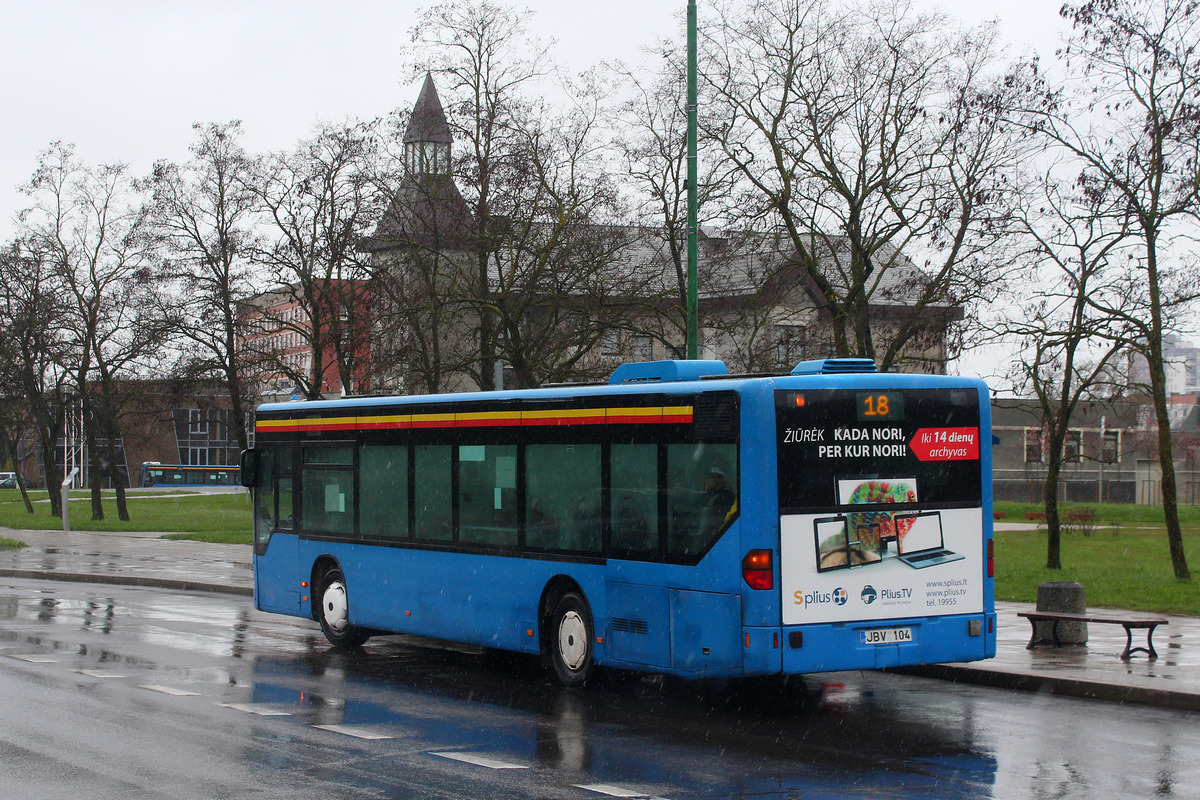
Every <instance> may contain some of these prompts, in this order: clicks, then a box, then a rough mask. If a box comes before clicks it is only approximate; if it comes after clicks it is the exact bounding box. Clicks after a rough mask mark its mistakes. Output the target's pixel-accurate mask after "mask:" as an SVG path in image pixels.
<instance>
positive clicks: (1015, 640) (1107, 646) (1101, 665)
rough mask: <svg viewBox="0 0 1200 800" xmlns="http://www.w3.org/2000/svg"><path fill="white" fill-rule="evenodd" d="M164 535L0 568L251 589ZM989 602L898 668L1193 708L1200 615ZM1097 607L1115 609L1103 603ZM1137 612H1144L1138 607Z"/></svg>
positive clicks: (218, 547) (243, 548)
mask: <svg viewBox="0 0 1200 800" xmlns="http://www.w3.org/2000/svg"><path fill="white" fill-rule="evenodd" d="M162 536H163V534H161V533H109V532H82V531H73V532H70V533H64V532H59V531H25V530H12V529H6V528H0V537H4V538H9V539H16V540H18V541H23V542H25V543H26V545H27V547H24V548H21V549H19V550H0V576H5V577H20V578H34V579H45V580H73V581H86V582H92V583H116V584H125V585H135V586H156V587H161V588H167V589H182V590H187V591H213V592H226V593H230V594H238V595H250V594H252V593H253V585H254V578H253V571H252V566H251V555H250V547H249V546H248V545H239V544H210V543H205V542H193V541H182V540H172V539H163V538H161V537H162ZM996 605H997V612H998V618H999V619H998V633H997V643H996V657H995V658H993V659H989V660H987V661H979V662H972V663H967V664H940V665H931V666H926V667H917V668H906V669H904V670H900V671H903V672H908V673H913V674H920V675H925V676H928V677H935V678H940V679H943V680H953V681H960V682H963V683H975V684H983V685H989V686H996V687H1001V688H1009V689H1018V690H1024V691H1032V692H1048V693H1054V694H1064V695H1073V696H1077V697H1086V698H1093V699H1097V700H1107V701H1114V702H1119V703H1136V704H1145V705H1155V706H1164V707H1167V708H1178V709H1187V710H1200V618H1196V617H1179V616H1167V615H1162V616H1163V617H1164V618H1165V619H1167V620H1168V624H1166V625H1162V626H1160V627H1159V628H1158V629H1157V630H1156V631H1155V633H1154V646H1155V649H1156V650H1157V651H1158V654H1159V656H1158V658H1157V659H1156V660H1151V659H1149V658H1147V657H1146V655H1145V654H1142V653H1138V654H1135V655H1134V656H1133V658H1132V659H1130V660H1127V661H1126V660H1122V659H1121V658H1120V654H1121V651H1122V650H1123V649H1124V647H1125V632H1124V629H1123V628H1122V627H1121V626H1119V625H1098V624H1092V625H1090V626H1088V643H1087V644H1086V645H1069V646H1065V647H1061V648H1055V647H1051V646H1042V647H1038V648H1035V649H1033V650H1029V649H1026V644H1027V643H1028V642H1029V634H1030V625H1029V623H1028V621H1026V620H1025V619H1023V618H1021V617H1018V616H1017V613H1018V612H1019V611H1022V610H1032V609H1033V605H1032V604H1024V603H997V604H996ZM1089 610H1090V611H1095V610H1097V609H1089ZM1103 613H1106V614H1118V615H1119V614H1121V613H1122V612H1121V611H1119V610H1114V609H1106V610H1104V612H1103ZM1125 613H1133V612H1125ZM1137 616H1146V614H1144V613H1142V612H1137ZM1151 616H1154V615H1151ZM1145 635H1146V634H1145V632H1144V631H1134V637H1135V638H1134V644H1135V645H1137V644H1144V640H1145Z"/></svg>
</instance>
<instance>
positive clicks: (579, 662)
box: [558, 611, 588, 670]
mask: <svg viewBox="0 0 1200 800" xmlns="http://www.w3.org/2000/svg"><path fill="white" fill-rule="evenodd" d="M587 652H588V643H587V625H585V624H584V622H583V617H581V616H579V613H578V612H576V611H568V612H567V613H566V614H563V617H562V620H561V621H559V623H558V655H559V657H560V658H562V661H563V664H565V665H566V667H567V669H569V670H577V669H579V668H580V667H582V666H583V662H584V660H585V659H586V658H587Z"/></svg>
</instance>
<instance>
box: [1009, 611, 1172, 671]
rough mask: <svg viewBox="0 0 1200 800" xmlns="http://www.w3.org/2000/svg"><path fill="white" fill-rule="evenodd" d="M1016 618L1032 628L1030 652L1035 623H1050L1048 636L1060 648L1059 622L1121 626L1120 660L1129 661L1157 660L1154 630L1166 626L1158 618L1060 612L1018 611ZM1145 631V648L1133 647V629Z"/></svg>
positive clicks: (1035, 632) (1164, 622) (1034, 643)
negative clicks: (1122, 646) (1141, 655)
mask: <svg viewBox="0 0 1200 800" xmlns="http://www.w3.org/2000/svg"><path fill="white" fill-rule="evenodd" d="M1017 616H1018V617H1025V618H1026V619H1028V620H1029V624H1030V625H1032V626H1033V633H1032V634H1031V635H1030V637H1029V644H1028V645H1026V649H1028V650H1032V649H1034V648H1035V647H1037V623H1038V622H1050V623H1052V625H1051V626H1050V635H1051V636H1052V637H1053V639H1054V646H1055V647H1062V643H1061V642H1060V641H1059V640H1058V623H1060V622H1097V623H1106V624H1110V625H1121V626H1124V628H1125V652H1123V653H1121V658H1123V659H1125V660H1126V661H1128V660H1129V658H1130V656H1131V655H1132V654H1133V653H1145V654H1146V655H1148V656H1149V657H1150V658H1158V653H1157V652H1156V651H1155V649H1154V629H1155V628H1157V627H1158V626H1159V625H1166V624H1167V620H1165V619H1161V618H1159V617H1105V616H1097V615H1094V614H1068V613H1065V612H1061V611H1018V612H1017ZM1134 628H1139V629H1140V628H1145V629H1146V646H1145V647H1134V646H1133V629H1134Z"/></svg>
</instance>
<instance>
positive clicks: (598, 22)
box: [0, 0, 1058, 242]
mask: <svg viewBox="0 0 1200 800" xmlns="http://www.w3.org/2000/svg"><path fill="white" fill-rule="evenodd" d="M703 1H704V0H701V3H703ZM920 4H921V5H925V3H924V2H922V3H920ZM928 4H929V5H931V6H932V5H934V4H935V3H934V0H928ZM430 5H431V3H429V2H417V0H341V2H336V3H335V2H331V1H330V0H105V2H96V0H86V1H84V0H60V1H58V2H55V1H54V0H50V1H49V2H30V0H0V30H3V31H5V33H6V35H5V37H4V38H5V41H4V44H3V45H2V46H0V242H2V241H5V240H7V239H9V238H11V236H12V235H13V233H14V230H15V227H14V225H13V221H12V218H13V215H14V214H15V213H16V212H17V211H18V210H19V209H20V208H22V207H23V206H24V205H25V204H26V198H25V197H23V196H22V195H20V194H19V192H18V189H17V187H18V186H19V185H21V184H23V183H25V182H26V181H28V179H29V176H30V174H31V173H32V171H33V167H34V163H35V161H36V159H37V156H38V153H39V152H40V151H42V150H44V149H45V148H46V146H47V145H48V144H49V143H50V142H51V141H54V140H56V139H62V140H64V141H67V142H73V143H75V145H76V146H77V153H78V156H79V157H80V158H81V159H82V160H83V161H85V162H86V163H92V164H95V163H100V162H110V161H111V162H125V163H128V164H130V165H131V167H132V168H133V170H134V172H135V173H136V174H143V173H145V172H146V171H148V169H149V167H150V165H151V164H152V163H153V162H154V161H155V160H156V159H160V158H166V159H170V160H174V161H182V160H184V159H186V158H187V147H188V145H189V144H190V143H191V142H192V139H193V132H192V123H194V122H224V121H228V120H231V119H241V120H243V122H244V129H245V140H244V144H245V146H246V147H247V149H249V150H251V151H255V152H259V151H267V150H277V149H284V148H287V147H290V146H291V145H292V144H294V143H295V142H296V141H298V140H299V139H300V138H302V137H303V136H305V135H307V134H308V133H309V132H310V130H311V128H312V126H313V124H314V122H316V121H317V120H318V119H323V120H333V121H337V120H342V119H344V118H346V117H348V116H356V117H364V118H369V117H375V116H378V115H382V114H385V113H387V112H388V111H389V110H391V109H393V108H396V107H398V106H403V105H407V104H410V103H412V102H413V100H415V99H416V94H417V90H418V88H419V87H418V86H416V85H415V84H408V85H402V84H401V83H400V79H401V75H400V70H401V66H400V65H401V56H400V51H401V48H403V47H405V46H406V45H407V44H408V43H409V30H410V29H411V28H412V26H413V24H414V23H415V22H416V19H417V14H418V12H419V11H420V10H421V9H424V8H427V7H429V6H430ZM514 5H519V4H516V3H515V4H514ZM526 5H527V6H528V7H530V8H532V9H533V10H534V12H535V17H534V25H535V28H536V31H537V33H538V34H539V36H541V37H542V38H544V39H550V38H553V39H556V40H557V42H558V44H557V47H556V53H557V55H558V57H559V58H560V60H562V61H565V62H566V63H567V64H568V65H569V67H571V68H572V69H574V70H580V69H583V68H586V67H588V66H590V65H592V64H594V63H596V62H598V61H599V60H601V59H604V58H611V57H614V56H615V57H620V58H624V59H626V60H628V61H633V60H636V59H637V58H638V55H639V48H640V47H641V46H643V45H645V44H647V43H650V42H652V41H653V40H654V38H655V36H656V35H660V36H661V35H673V34H674V33H675V32H676V30H677V28H678V26H679V25H681V20H682V14H683V11H684V9H686V5H687V4H686V0H604V2H589V1H588V0H530V2H528V3H527V4H526ZM954 6H955V8H954V13H955V14H957V15H958V16H959V17H960V18H961V19H963V20H964V21H966V22H970V23H976V22H979V21H981V20H983V19H986V18H990V17H991V16H992V15H993V14H995V15H1004V16H1007V17H1008V19H1004V18H1002V19H1001V21H1002V23H1004V26H1005V28H1004V30H1005V34H1006V37H1007V38H1009V39H1010V40H1022V41H1021V44H1023V43H1025V42H1034V43H1036V44H1038V46H1039V47H1042V48H1043V49H1044V48H1045V47H1051V46H1052V44H1050V43H1049V42H1051V41H1052V40H1050V39H1048V38H1047V37H1046V34H1047V33H1049V32H1051V31H1053V30H1054V28H1055V27H1056V26H1057V17H1056V14H1055V9H1056V8H1057V7H1058V2H1057V0H1009V2H1007V3H1004V4H1002V6H1001V8H1000V9H999V10H998V11H997V10H996V6H995V4H993V3H983V2H959V3H956V4H954ZM1039 39H1040V42H1039ZM1018 49H1019V48H1018Z"/></svg>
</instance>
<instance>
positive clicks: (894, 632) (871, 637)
mask: <svg viewBox="0 0 1200 800" xmlns="http://www.w3.org/2000/svg"><path fill="white" fill-rule="evenodd" d="M858 637H859V642H860V643H861V644H896V643H897V642H911V641H912V640H913V632H912V628H871V629H870V630H865V631H859V632H858Z"/></svg>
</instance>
